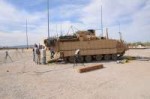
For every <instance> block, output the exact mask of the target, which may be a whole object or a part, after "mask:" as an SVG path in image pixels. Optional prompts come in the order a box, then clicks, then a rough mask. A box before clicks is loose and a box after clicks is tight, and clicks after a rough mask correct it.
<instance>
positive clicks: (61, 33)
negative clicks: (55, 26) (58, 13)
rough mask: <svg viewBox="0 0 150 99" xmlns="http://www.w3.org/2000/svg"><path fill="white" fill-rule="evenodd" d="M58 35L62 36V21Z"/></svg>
mask: <svg viewBox="0 0 150 99" xmlns="http://www.w3.org/2000/svg"><path fill="white" fill-rule="evenodd" d="M60 36H62V23H61V24H60Z"/></svg>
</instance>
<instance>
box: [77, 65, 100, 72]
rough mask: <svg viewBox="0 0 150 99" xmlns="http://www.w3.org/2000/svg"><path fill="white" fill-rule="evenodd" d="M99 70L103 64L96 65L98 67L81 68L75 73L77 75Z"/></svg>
mask: <svg viewBox="0 0 150 99" xmlns="http://www.w3.org/2000/svg"><path fill="white" fill-rule="evenodd" d="M101 68H103V64H98V65H93V66H88V67H82V68H79V69H78V70H77V71H78V72H79V73H83V72H88V71H92V70H96V69H101Z"/></svg>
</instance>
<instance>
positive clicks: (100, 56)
mask: <svg viewBox="0 0 150 99" xmlns="http://www.w3.org/2000/svg"><path fill="white" fill-rule="evenodd" d="M102 58H103V56H102V55H96V57H95V59H96V60H97V61H101V60H102Z"/></svg>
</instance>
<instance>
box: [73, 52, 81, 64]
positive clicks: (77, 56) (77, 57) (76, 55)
mask: <svg viewBox="0 0 150 99" xmlns="http://www.w3.org/2000/svg"><path fill="white" fill-rule="evenodd" d="M79 57H80V49H77V50H76V51H75V57H74V65H77V62H79Z"/></svg>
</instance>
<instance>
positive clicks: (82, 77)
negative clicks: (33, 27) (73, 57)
mask: <svg viewBox="0 0 150 99" xmlns="http://www.w3.org/2000/svg"><path fill="white" fill-rule="evenodd" d="M8 52H9V55H10V56H11V58H12V60H13V62H11V60H10V59H9V58H8V59H7V60H6V61H5V50H0V99H150V61H140V60H131V61H129V62H128V63H125V64H117V63H116V61H109V62H105V61H101V62H92V63H85V66H90V65H94V64H103V65H104V68H103V69H98V70H94V71H91V72H86V73H78V72H77V68H79V67H81V66H82V64H78V66H76V67H75V68H73V64H70V63H68V64H61V63H51V64H47V65H37V64H36V63H34V62H33V61H32V51H31V50H23V51H22V50H8ZM125 55H126V56H138V57H150V49H138V50H136V49H134V50H128V51H127V52H126V54H125Z"/></svg>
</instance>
